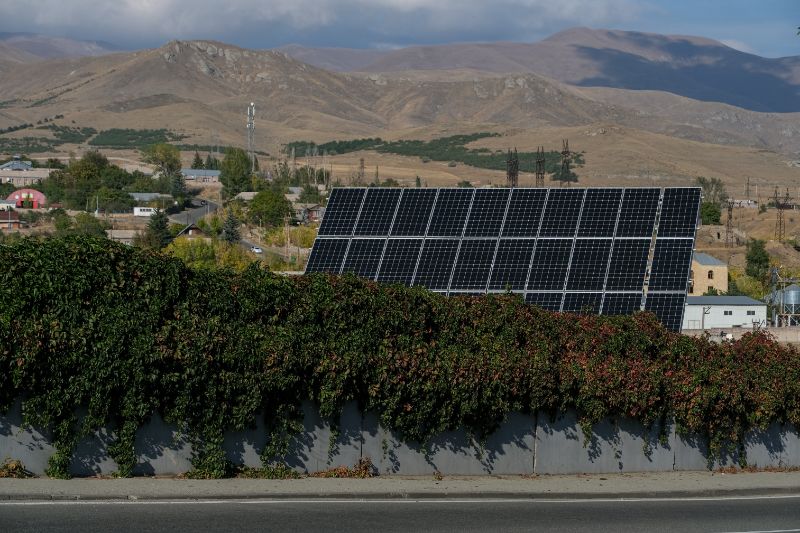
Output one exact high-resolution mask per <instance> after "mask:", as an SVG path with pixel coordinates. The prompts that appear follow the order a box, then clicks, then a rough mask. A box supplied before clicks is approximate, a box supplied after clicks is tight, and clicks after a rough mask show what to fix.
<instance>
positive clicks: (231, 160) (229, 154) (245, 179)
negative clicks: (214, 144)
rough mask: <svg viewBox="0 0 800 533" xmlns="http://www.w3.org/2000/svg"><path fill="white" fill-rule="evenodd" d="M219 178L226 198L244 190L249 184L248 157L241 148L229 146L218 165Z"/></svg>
mask: <svg viewBox="0 0 800 533" xmlns="http://www.w3.org/2000/svg"><path fill="white" fill-rule="evenodd" d="M220 171H221V172H220V176H219V180H220V181H221V182H222V185H223V187H224V192H225V195H226V196H227V197H228V198H231V197H233V196H236V195H237V194H239V193H240V192H242V191H246V190H247V188H248V187H249V186H250V174H251V172H250V158H249V157H248V155H247V152H245V151H244V150H242V149H241V148H229V149H228V150H227V151H226V152H225V159H223V160H222V164H221V165H220Z"/></svg>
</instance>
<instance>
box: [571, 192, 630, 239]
mask: <svg viewBox="0 0 800 533" xmlns="http://www.w3.org/2000/svg"><path fill="white" fill-rule="evenodd" d="M621 199H622V189H589V190H587V191H586V200H585V201H584V203H583V216H582V217H581V225H580V228H578V237H613V236H614V227H615V226H616V223H617V213H618V212H619V202H620V200H621Z"/></svg>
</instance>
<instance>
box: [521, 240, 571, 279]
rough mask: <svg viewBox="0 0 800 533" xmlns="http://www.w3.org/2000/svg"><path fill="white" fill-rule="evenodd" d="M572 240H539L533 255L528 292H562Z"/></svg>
mask: <svg viewBox="0 0 800 533" xmlns="http://www.w3.org/2000/svg"><path fill="white" fill-rule="evenodd" d="M572 243H573V240H572V239H539V240H538V241H537V243H536V251H535V252H534V254H533V266H532V267H531V274H530V279H529V281H528V290H529V291H547V290H550V291H552V290H564V280H565V278H566V277H567V268H568V266H569V258H570V255H571V253H572Z"/></svg>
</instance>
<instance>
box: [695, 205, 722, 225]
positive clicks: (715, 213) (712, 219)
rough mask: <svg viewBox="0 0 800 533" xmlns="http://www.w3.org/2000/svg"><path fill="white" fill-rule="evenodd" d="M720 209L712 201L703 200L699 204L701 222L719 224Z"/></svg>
mask: <svg viewBox="0 0 800 533" xmlns="http://www.w3.org/2000/svg"><path fill="white" fill-rule="evenodd" d="M721 217H722V210H721V209H720V208H719V205H717V204H715V203H713V202H703V203H702V204H701V205H700V220H701V221H702V223H703V224H706V225H709V224H720V218H721Z"/></svg>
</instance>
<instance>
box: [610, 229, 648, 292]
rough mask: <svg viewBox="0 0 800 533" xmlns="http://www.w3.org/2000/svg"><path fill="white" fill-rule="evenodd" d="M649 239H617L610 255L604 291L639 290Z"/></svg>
mask: <svg viewBox="0 0 800 533" xmlns="http://www.w3.org/2000/svg"><path fill="white" fill-rule="evenodd" d="M651 242H652V241H651V239H617V240H615V241H614V248H613V251H612V254H611V265H610V266H609V268H608V278H607V280H606V290H608V291H611V290H616V291H635V290H641V289H642V284H643V283H644V277H645V272H646V271H647V256H648V255H649V254H650V244H651Z"/></svg>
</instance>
